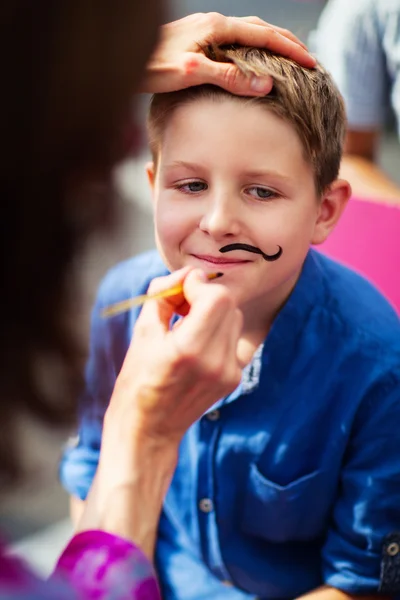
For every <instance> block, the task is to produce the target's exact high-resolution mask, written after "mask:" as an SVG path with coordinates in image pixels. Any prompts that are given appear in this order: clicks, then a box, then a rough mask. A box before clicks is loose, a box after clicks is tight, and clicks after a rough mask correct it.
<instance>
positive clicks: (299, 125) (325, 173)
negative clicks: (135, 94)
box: [148, 46, 346, 194]
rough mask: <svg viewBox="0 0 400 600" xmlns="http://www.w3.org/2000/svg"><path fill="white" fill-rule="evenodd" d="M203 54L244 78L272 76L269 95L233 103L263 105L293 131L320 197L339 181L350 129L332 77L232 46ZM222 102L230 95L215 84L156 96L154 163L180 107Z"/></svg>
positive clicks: (263, 52) (238, 98) (151, 129)
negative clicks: (232, 66)
mask: <svg viewBox="0 0 400 600" xmlns="http://www.w3.org/2000/svg"><path fill="white" fill-rule="evenodd" d="M205 52H206V54H208V56H209V57H210V58H211V59H212V60H216V61H226V60H229V61H232V62H234V63H235V64H236V65H237V66H238V67H239V68H240V69H241V70H242V71H243V72H244V73H245V74H248V73H254V74H257V75H260V74H263V73H264V74H269V75H272V77H273V78H274V88H273V90H272V91H271V93H270V94H268V95H266V96H263V97H257V98H247V97H243V96H234V98H235V101H236V102H242V103H244V104H246V103H250V104H254V103H255V104H260V105H261V106H265V107H266V109H268V110H271V111H273V112H274V113H275V114H277V115H278V116H279V117H280V118H282V119H284V120H285V121H287V122H288V123H289V124H290V125H292V126H293V128H294V129H295V130H296V132H297V135H298V136H299V139H300V141H301V143H302V146H303V151H304V155H305V158H306V160H307V161H308V162H309V163H310V164H311V165H312V168H313V171H314V179H315V187H316V190H317V193H318V194H322V192H323V191H324V190H325V188H326V187H327V186H328V185H329V184H330V183H332V181H334V180H335V179H336V178H337V176H338V173H339V166H340V160H341V157H342V151H343V143H344V135H345V130H346V113H345V108H344V102H343V99H342V96H341V95H340V92H339V90H338V88H337V87H336V85H335V83H334V81H333V79H332V77H331V76H330V74H329V73H328V72H327V71H325V69H324V68H323V67H322V66H321V65H317V66H316V67H315V68H313V69H307V68H305V67H301V66H300V65H298V64H297V63H296V62H294V61H293V60H291V59H289V58H285V57H283V56H279V55H277V54H274V53H272V52H270V51H269V50H265V49H262V48H246V47H240V46H232V47H228V48H222V49H221V48H208V49H205ZM224 97H225V98H226V97H232V94H230V93H229V92H227V91H226V90H224V89H222V88H219V87H216V86H212V85H200V86H197V87H192V88H187V89H184V90H179V91H177V92H170V93H166V94H155V95H154V96H153V98H152V101H151V105H150V111H149V116H148V132H149V143H150V149H151V152H152V155H153V159H154V161H155V162H156V161H157V155H158V149H159V143H160V140H161V138H162V134H163V131H164V128H165V126H166V124H167V123H168V120H169V118H170V116H171V115H172V114H173V112H174V111H175V109H176V108H178V107H179V106H181V105H182V104H185V103H188V102H192V101H194V100H196V99H199V98H212V99H215V100H218V99H221V98H224Z"/></svg>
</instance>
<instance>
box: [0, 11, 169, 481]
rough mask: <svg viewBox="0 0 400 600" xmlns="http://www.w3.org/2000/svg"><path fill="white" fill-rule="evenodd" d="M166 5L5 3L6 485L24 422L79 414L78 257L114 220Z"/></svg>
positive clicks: (2, 362)
mask: <svg viewBox="0 0 400 600" xmlns="http://www.w3.org/2000/svg"><path fill="white" fill-rule="evenodd" d="M159 8H160V2H159V1H158V0H151V1H149V0H147V1H146V2H135V1H132V0H114V1H113V2H110V1H109V0H95V1H94V0H35V1H34V2H32V1H31V0H29V1H28V0H2V2H1V5H0V69H1V79H2V86H1V92H0V122H1V144H0V148H1V150H0V194H1V207H2V217H1V225H0V227H1V230H0V239H1V270H0V277H1V295H0V330H1V343H0V377H1V379H0V382H1V386H2V387H1V397H0V423H1V432H0V475H1V477H2V480H3V481H4V480H5V479H4V478H5V477H7V476H11V475H15V474H16V472H17V467H18V439H17V442H16V443H14V442H15V436H16V424H17V418H18V415H19V414H24V413H30V414H32V415H33V416H35V417H37V418H39V419H41V420H43V421H45V422H48V423H53V424H62V423H65V422H66V421H68V420H69V419H71V417H73V416H75V405H76V390H77V386H78V385H79V383H80V379H81V370H82V356H81V354H82V353H81V352H80V350H79V345H78V343H77V341H76V339H75V336H74V335H73V328H71V317H73V310H74V302H76V298H77V297H79V295H78V294H76V292H77V291H78V290H77V289H76V287H75V285H76V282H75V281H74V267H75V262H74V261H75V258H76V256H77V252H79V251H80V250H81V249H82V248H83V246H84V244H85V242H86V241H87V238H88V236H89V235H90V234H91V233H93V232H95V231H98V230H99V229H100V228H101V227H104V226H107V225H108V224H109V223H110V222H111V217H112V213H113V206H112V205H113V202H112V195H111V194H110V189H111V183H110V182H111V170H112V167H113V166H114V165H115V163H116V162H117V161H118V160H119V159H120V158H121V157H122V156H123V155H124V153H125V151H126V149H127V146H126V132H125V127H126V126H128V125H129V121H130V118H131V112H132V98H133V93H134V91H135V90H136V89H137V86H138V83H139V81H140V79H139V78H140V75H141V73H142V70H143V66H144V64H145V61H146V60H147V58H148V55H149V53H150V51H151V49H152V47H153V45H154V43H155V39H156V30H157V25H158V24H159V21H158V19H157V16H161V15H159V12H158V9H159ZM75 308H76V307H75Z"/></svg>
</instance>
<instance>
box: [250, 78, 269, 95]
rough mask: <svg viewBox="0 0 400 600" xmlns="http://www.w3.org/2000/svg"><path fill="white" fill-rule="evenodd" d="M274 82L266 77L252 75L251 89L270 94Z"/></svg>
mask: <svg viewBox="0 0 400 600" xmlns="http://www.w3.org/2000/svg"><path fill="white" fill-rule="evenodd" d="M271 88H272V82H271V79H270V78H269V79H265V77H264V78H261V77H252V78H251V81H250V89H251V90H252V91H253V92H258V93H260V94H261V93H263V94H268V93H269V92H270V91H271Z"/></svg>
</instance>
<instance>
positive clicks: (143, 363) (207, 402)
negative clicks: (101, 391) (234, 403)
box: [106, 269, 242, 446]
mask: <svg viewBox="0 0 400 600" xmlns="http://www.w3.org/2000/svg"><path fill="white" fill-rule="evenodd" d="M182 280H183V285H184V296H183V295H181V296H178V297H174V298H166V299H163V300H158V301H155V300H151V301H148V302H146V304H145V305H144V307H143V309H142V312H141V315H140V317H139V319H138V321H137V323H136V326H135V330H134V336H133V340H132V343H131V346H130V348H129V350H128V353H127V355H126V358H125V361H124V364H123V366H122V369H121V372H120V374H119V377H118V380H117V383H116V386H115V389H114V393H113V397H112V399H111V402H110V406H109V409H108V411H107V414H106V421H107V420H109V419H114V418H115V417H116V413H117V412H119V411H121V410H123V412H124V415H125V417H124V419H123V421H122V422H123V423H125V422H126V420H127V419H128V417H129V419H128V420H129V422H131V423H133V424H134V429H135V435H138V436H143V437H151V438H152V439H155V438H157V439H159V440H165V441H167V442H168V443H171V442H174V443H175V444H176V446H178V444H179V442H180V440H181V438H182V436H183V435H184V434H185V432H186V431H187V429H188V428H189V427H190V425H192V423H193V422H194V421H196V420H197V419H198V418H199V417H200V416H201V415H202V414H203V413H204V412H205V411H206V410H207V409H208V408H209V407H210V406H211V405H212V404H213V403H214V402H216V400H218V399H219V398H221V397H223V396H225V395H226V394H229V393H230V392H232V391H233V390H234V389H235V387H236V386H237V385H238V384H239V382H240V378H241V365H240V364H239V361H238V358H237V344H238V341H239V337H240V333H241V329H242V314H241V312H240V311H239V310H238V309H237V308H236V306H235V304H234V303H233V301H232V299H231V297H230V295H229V292H228V290H227V289H226V288H225V287H224V286H223V285H219V284H218V283H215V282H213V283H210V282H208V281H207V280H205V277H204V274H203V273H202V272H201V271H199V270H195V271H190V270H189V269H184V270H181V271H178V272H176V273H174V274H173V275H169V276H167V277H163V278H159V279H157V280H155V281H154V282H153V283H152V284H151V286H150V288H149V292H150V293H154V292H156V291H160V290H162V289H165V288H169V287H170V286H172V285H175V284H176V283H178V282H181V281H182ZM175 312H179V313H181V314H186V316H185V317H183V319H182V320H181V322H179V326H178V327H175V328H174V329H173V330H172V331H171V330H170V327H169V324H170V321H171V318H172V316H173V314H174V313H175Z"/></svg>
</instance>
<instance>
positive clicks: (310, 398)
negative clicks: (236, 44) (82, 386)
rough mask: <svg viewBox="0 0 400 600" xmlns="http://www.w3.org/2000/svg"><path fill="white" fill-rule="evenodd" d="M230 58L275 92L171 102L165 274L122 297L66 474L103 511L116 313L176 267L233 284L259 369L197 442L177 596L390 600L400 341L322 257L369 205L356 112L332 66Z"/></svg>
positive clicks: (156, 188) (96, 355)
mask: <svg viewBox="0 0 400 600" xmlns="http://www.w3.org/2000/svg"><path fill="white" fill-rule="evenodd" d="M227 53H228V55H229V58H230V59H231V60H234V61H236V62H237V63H238V64H242V65H245V68H246V69H249V70H253V71H260V70H266V71H268V72H272V73H273V74H274V76H275V92H273V93H272V94H270V95H269V96H267V97H265V98H261V99H254V100H253V99H248V98H238V97H234V96H231V95H230V94H228V93H226V92H224V91H223V90H220V89H217V88H213V87H211V86H203V87H198V88H192V89H188V90H183V91H182V92H176V93H171V94H165V95H158V96H155V97H154V98H153V102H152V106H151V110H150V116H149V136H150V145H151V150H152V154H153V163H152V164H151V165H149V167H148V175H149V181H150V185H151V187H152V192H153V198H154V214H155V231H156V239H157V246H158V250H159V252H160V254H161V256H162V259H161V258H160V256H159V255H158V254H156V253H155V252H150V253H146V254H144V255H142V256H139V257H137V258H134V259H133V260H130V261H127V262H125V263H122V264H120V265H118V266H117V267H116V268H115V269H113V270H112V271H111V272H110V273H109V275H108V276H107V277H106V279H105V281H104V282H103V285H102V287H101V289H100V292H99V297H98V301H97V305H96V307H95V309H94V315H93V329H92V349H91V356H90V360H89V365H88V372H87V392H86V395H85V398H84V400H83V403H82V421H81V427H80V440H79V443H78V445H77V447H76V448H73V449H70V450H69V451H67V452H66V454H65V457H64V460H63V463H62V465H61V477H62V480H63V482H64V485H65V486H66V487H67V489H68V490H69V491H70V492H71V493H72V494H73V495H74V496H77V497H79V498H81V499H84V498H85V497H86V494H87V492H88V489H89V487H90V483H91V481H92V479H93V476H94V473H95V469H96V465H97V459H98V451H99V445H100V438H101V424H102V417H103V414H104V411H105V408H106V406H107V402H108V400H109V398H110V396H111V393H112V390H113V386H114V384H115V381H116V377H117V375H118V372H119V370H120V368H121V365H122V362H123V359H124V356H125V353H126V351H127V348H128V346H129V341H130V337H131V333H132V328H133V326H134V323H135V319H136V318H137V314H138V310H132V311H131V312H130V313H127V314H124V315H121V316H118V317H115V318H112V319H110V320H104V319H102V318H101V316H100V312H101V308H102V307H103V306H105V305H108V304H111V303H113V302H116V301H119V300H122V299H124V298H128V297H130V296H132V295H136V294H141V293H144V292H145V291H146V289H147V286H148V284H149V282H150V281H151V279H153V278H154V277H156V276H159V275H163V274H165V273H166V272H167V270H168V269H169V270H175V269H178V268H180V267H182V266H184V265H194V266H197V267H198V266H200V267H201V268H203V269H204V271H206V272H212V271H218V272H221V273H223V277H222V279H220V280H219V281H221V282H223V283H224V284H225V285H226V286H228V287H229V289H230V290H231V293H232V295H233V296H234V298H235V300H236V301H237V304H238V306H239V307H240V308H241V310H242V312H243V317H244V324H243V332H242V336H241V340H240V345H239V349H238V352H239V356H240V359H241V360H242V361H243V364H247V363H249V364H248V366H247V367H246V368H245V369H244V371H243V378H242V382H241V385H240V386H239V388H238V389H237V390H235V392H234V393H232V394H231V395H230V396H228V397H226V398H222V399H221V400H220V401H219V402H218V403H217V404H216V405H215V406H214V407H213V409H212V410H210V411H209V412H208V413H207V414H205V415H204V416H203V418H202V419H200V421H199V422H197V423H196V424H195V425H194V426H193V427H191V429H190V430H189V431H188V433H187V435H186V436H185V437H184V439H183V440H182V443H181V448H180V456H179V462H178V466H177V469H176V473H175V476H174V479H173V481H172V484H171V487H170V490H169V492H168V494H167V497H166V500H165V504H164V511H163V515H162V517H161V521H160V527H159V539H158V546H157V556H156V559H157V566H158V572H159V577H160V582H161V586H162V591H163V594H164V598H165V599H168V600H169V599H171V600H172V599H179V600H183V599H185V600H200V599H211V598H212V599H214V600H215V599H221V600H222V599H223V598H227V599H231V600H239V599H244V598H254V597H259V598H294V597H297V596H299V595H302V594H306V593H307V592H312V591H315V590H316V589H318V588H320V589H318V591H317V595H318V596H319V597H321V600H322V599H323V598H324V599H325V598H326V599H328V598H329V599H330V598H336V597H337V598H340V597H343V596H344V597H346V595H347V596H349V597H351V596H352V595H353V594H361V595H368V594H372V593H375V594H376V593H377V591H378V587H379V578H380V562H381V549H382V545H383V543H384V541H385V539H386V536H388V535H390V534H391V532H392V531H393V530H395V529H397V528H399V526H400V448H399V444H398V442H397V423H398V422H400V402H399V400H400V324H399V320H398V318H397V316H396V315H395V313H394V312H393V310H392V309H391V307H390V306H389V305H388V304H387V302H386V301H385V299H384V298H382V297H381V296H380V294H379V293H378V292H377V291H376V290H375V289H374V288H373V287H372V286H371V285H370V284H369V283H368V282H366V281H365V280H363V279H362V278H360V277H359V276H357V275H356V274H354V273H352V272H351V271H349V270H347V269H345V268H344V267H341V266H340V265H338V264H335V263H333V262H332V261H330V260H328V259H326V258H324V257H322V256H320V255H319V254H317V253H316V252H315V251H313V250H310V244H318V243H321V242H322V241H324V239H326V237H327V236H328V235H329V233H330V231H331V230H332V229H333V228H334V226H335V224H336V222H337V220H338V219H339V217H340V214H341V212H342V210H343V209H344V207H345V204H346V202H347V200H348V197H349V195H350V188H349V186H348V184H347V183H346V182H344V181H340V180H337V175H338V170H339V164H340V158H341V152H342V143H343V137H344V129H345V115H344V109H343V104H342V100H341V97H340V95H339V93H338V91H337V89H336V88H335V86H334V84H333V82H332V80H331V78H330V77H329V75H328V74H327V73H326V72H325V71H324V70H323V69H322V68H320V67H318V68H316V69H315V70H307V69H303V68H301V67H298V66H297V65H294V64H293V63H292V62H291V61H290V60H287V59H284V58H281V57H278V56H274V55H271V54H269V53H268V52H264V51H260V50H255V49H243V48H234V49H231V50H229V51H227ZM210 285H212V284H210ZM249 361H250V362H249ZM385 564H386V563H385Z"/></svg>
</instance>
